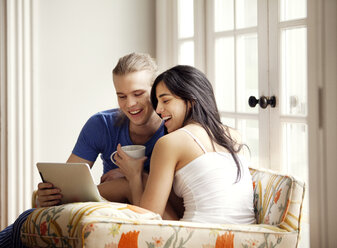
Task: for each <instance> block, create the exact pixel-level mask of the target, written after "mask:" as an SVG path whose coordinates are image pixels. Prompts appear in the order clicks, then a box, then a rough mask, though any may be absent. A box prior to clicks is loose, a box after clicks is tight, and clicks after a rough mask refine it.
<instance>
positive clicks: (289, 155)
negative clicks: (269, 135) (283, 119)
mask: <svg viewBox="0 0 337 248" xmlns="http://www.w3.org/2000/svg"><path fill="white" fill-rule="evenodd" d="M282 154H283V161H284V163H283V164H284V166H285V167H284V168H283V170H284V172H285V173H287V174H290V175H294V176H296V177H298V178H300V179H301V180H302V181H304V182H306V183H308V127H307V125H306V124H304V123H282Z"/></svg>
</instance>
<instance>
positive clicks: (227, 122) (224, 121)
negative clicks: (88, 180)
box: [221, 117, 235, 128]
mask: <svg viewBox="0 0 337 248" xmlns="http://www.w3.org/2000/svg"><path fill="white" fill-rule="evenodd" d="M221 122H222V124H224V125H226V126H228V127H231V128H235V119H234V118H227V117H221Z"/></svg>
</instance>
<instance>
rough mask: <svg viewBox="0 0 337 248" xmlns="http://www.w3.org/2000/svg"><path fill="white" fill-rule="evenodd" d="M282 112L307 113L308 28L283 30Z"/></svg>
mask: <svg viewBox="0 0 337 248" xmlns="http://www.w3.org/2000/svg"><path fill="white" fill-rule="evenodd" d="M281 77H282V79H281V80H282V99H281V101H280V104H281V109H282V114H287V115H300V116H305V115H307V108H308V107H307V105H308V102H307V29H306V28H293V29H284V30H282V31H281Z"/></svg>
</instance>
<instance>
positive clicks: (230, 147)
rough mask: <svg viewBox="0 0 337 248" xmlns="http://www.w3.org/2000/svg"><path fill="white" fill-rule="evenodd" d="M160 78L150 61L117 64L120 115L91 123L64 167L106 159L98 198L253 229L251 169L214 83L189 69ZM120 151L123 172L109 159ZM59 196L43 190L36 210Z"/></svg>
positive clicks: (128, 59) (136, 57)
mask: <svg viewBox="0 0 337 248" xmlns="http://www.w3.org/2000/svg"><path fill="white" fill-rule="evenodd" d="M156 72H157V69H156V65H155V62H154V61H153V60H152V59H151V58H150V57H149V56H148V55H144V54H135V53H133V54H129V55H127V56H124V57H122V58H121V59H120V60H119V62H118V64H117V66H116V67H115V68H114V70H113V81H114V86H115V89H116V93H117V97H118V104H119V107H120V108H119V110H109V111H104V112H100V113H98V114H96V115H94V116H93V117H91V118H90V119H89V120H88V122H87V123H86V124H85V126H84V127H83V129H82V131H81V133H80V136H79V138H78V141H77V143H76V145H75V148H74V150H73V152H72V154H71V155H70V157H69V159H68V161H67V162H86V163H88V164H89V165H90V166H93V164H94V161H95V160H96V158H97V156H98V154H101V158H102V160H103V165H104V175H103V176H102V178H101V184H100V185H98V189H99V191H100V193H101V195H102V196H103V197H104V198H106V199H107V200H109V201H120V202H123V201H129V202H131V203H132V204H134V205H137V206H141V207H144V208H146V209H149V210H151V211H153V212H156V213H159V214H160V215H161V216H162V217H163V219H181V220H184V221H196V222H212V223H253V222H254V220H255V219H254V211H253V188H252V180H251V177H250V173H249V170H248V165H247V161H246V160H245V159H244V157H243V156H242V155H241V153H242V151H241V148H242V145H241V144H240V143H239V142H237V141H236V140H237V139H238V138H237V134H236V133H235V131H234V130H232V129H230V128H228V127H226V126H224V125H222V124H221V121H220V116H219V113H218V109H217V106H216V103H215V97H214V93H213V89H212V86H211V84H210V82H209V81H208V80H207V78H206V77H205V75H204V74H203V73H202V72H200V71H199V70H197V69H195V68H193V67H190V66H175V67H173V68H171V69H169V70H167V71H165V72H163V73H162V74H160V75H159V76H158V77H156V78H155V76H156ZM152 83H153V86H152V87H151V84H152ZM163 123H164V124H163ZM164 126H165V127H166V129H167V132H168V134H166V135H165V136H164V134H165V127H164ZM129 144H143V145H145V146H146V156H147V158H148V159H147V160H146V158H145V157H144V158H141V159H132V158H130V157H128V156H127V155H126V154H125V153H124V152H123V150H122V149H121V145H122V146H123V145H129ZM153 147H154V148H153ZM116 149H117V151H118V152H117V155H116V156H115V159H116V161H117V164H118V167H119V168H118V169H113V168H114V167H113V164H112V162H111V161H110V154H111V153H112V152H113V151H114V150H116ZM152 149H153V152H152ZM151 153H152V154H151ZM150 158H151V159H150ZM144 161H145V163H144ZM149 161H150V168H151V169H150V173H149V174H147V173H144V172H143V171H145V172H147V171H148V170H149V168H148V166H149ZM143 167H144V170H143ZM172 189H173V190H172ZM61 193H62V192H59V190H58V189H55V188H53V187H52V185H51V184H48V183H40V184H39V186H38V203H39V206H52V205H55V204H58V203H59V201H60V198H61V197H62V195H61ZM19 219H20V218H19Z"/></svg>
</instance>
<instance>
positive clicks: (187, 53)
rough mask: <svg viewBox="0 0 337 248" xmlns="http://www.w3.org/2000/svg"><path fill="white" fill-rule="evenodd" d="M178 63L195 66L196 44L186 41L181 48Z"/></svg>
mask: <svg viewBox="0 0 337 248" xmlns="http://www.w3.org/2000/svg"><path fill="white" fill-rule="evenodd" d="M178 56H179V57H178V63H179V64H180V65H191V66H194V42H193V41H185V42H182V43H181V44H180V46H179V55H178Z"/></svg>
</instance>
